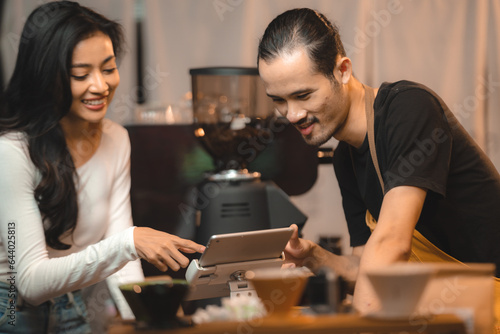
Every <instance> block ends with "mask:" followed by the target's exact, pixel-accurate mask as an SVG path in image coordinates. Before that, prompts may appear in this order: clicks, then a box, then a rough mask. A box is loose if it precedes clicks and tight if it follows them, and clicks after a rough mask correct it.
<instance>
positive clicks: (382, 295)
mask: <svg viewBox="0 0 500 334" xmlns="http://www.w3.org/2000/svg"><path fill="white" fill-rule="evenodd" d="M433 273H434V269H433V268H432V267H431V266H428V265H426V264H423V263H406V262H401V263H396V264H392V265H389V266H384V267H380V268H376V269H371V270H369V271H367V272H366V275H367V276H368V279H369V280H370V282H371V284H372V286H373V289H374V290H375V293H376V294H377V296H378V298H379V301H380V305H381V309H380V310H378V311H377V312H375V313H372V314H370V315H372V316H377V317H384V318H407V317H410V316H412V315H414V313H415V310H416V308H417V305H418V302H419V301H420V299H421V297H422V295H423V293H424V291H425V288H426V286H427V283H428V282H429V279H430V278H431V276H432V275H433Z"/></svg>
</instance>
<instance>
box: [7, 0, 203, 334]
mask: <svg viewBox="0 0 500 334" xmlns="http://www.w3.org/2000/svg"><path fill="white" fill-rule="evenodd" d="M121 45H122V31H121V27H120V26H119V25H118V24H117V23H115V22H113V21H110V20H108V19H106V18H105V17H103V16H101V15H99V14H97V13H95V12H93V11H91V10H90V9H88V8H85V7H82V6H80V5H79V4H77V3H74V2H68V1H62V2H50V3H47V4H44V5H42V6H40V7H38V8H37V9H35V10H34V11H33V13H32V14H31V15H30V16H29V17H28V19H27V21H26V24H25V26H24V29H23V33H22V36H21V40H20V45H19V52H18V57H17V62H16V67H15V70H14V73H13V76H12V78H11V81H10V82H9V85H8V86H7V89H6V92H5V94H4V96H3V101H2V104H1V108H0V157H1V158H0V189H1V192H0V237H1V238H0V242H1V244H2V245H1V246H0V280H1V281H2V282H0V316H1V317H0V332H2V333H11V332H16V333H32V332H33V333H43V332H44V331H49V332H55V333H57V332H71V333H90V329H89V326H88V323H87V322H88V320H87V319H86V318H87V317H86V311H85V306H84V304H83V303H82V300H81V295H80V292H79V289H81V288H83V287H86V286H89V285H91V284H94V283H96V282H99V281H102V280H104V279H106V278H107V277H108V276H110V275H112V274H114V275H113V276H112V277H114V278H115V280H118V283H121V282H124V281H130V280H138V279H139V280H140V279H142V278H143V275H142V271H141V268H140V262H139V260H138V259H139V258H143V259H145V260H147V261H149V262H150V263H152V264H154V265H155V266H156V267H157V268H159V269H160V270H162V271H165V270H167V269H168V268H171V269H173V270H178V269H179V268H180V267H185V266H187V264H188V259H187V258H186V257H185V256H184V255H183V254H182V253H181V252H180V251H183V252H188V253H194V252H202V251H203V250H204V247H203V246H201V245H198V244H196V243H194V242H192V241H189V240H184V239H181V238H179V237H176V236H173V235H170V234H167V233H164V232H160V231H155V230H152V229H149V228H144V227H133V226H132V221H131V210H130V200H129V188H130V174H129V155H130V142H129V139H128V136H127V132H126V130H125V129H124V128H123V127H121V126H119V125H118V124H115V123H113V122H111V121H110V120H108V119H104V116H105V114H106V111H107V108H108V106H109V104H110V103H111V100H112V98H113V94H114V92H115V90H116V87H117V86H118V84H119V81H120V77H119V74H118V69H117V65H116V62H117V57H119V56H120V52H121Z"/></svg>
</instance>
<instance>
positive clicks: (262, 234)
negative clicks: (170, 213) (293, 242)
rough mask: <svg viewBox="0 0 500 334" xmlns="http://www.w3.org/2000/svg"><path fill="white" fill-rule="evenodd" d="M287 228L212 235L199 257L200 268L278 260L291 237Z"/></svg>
mask: <svg viewBox="0 0 500 334" xmlns="http://www.w3.org/2000/svg"><path fill="white" fill-rule="evenodd" d="M292 233H293V229H291V228H289V227H285V228H274V229H267V230H258V231H249V232H238V233H227V234H218V235H213V236H212V237H211V238H210V240H209V241H208V244H207V247H206V249H205V251H204V252H203V254H202V255H201V257H200V260H199V263H200V265H201V266H202V267H209V266H214V265H216V264H224V263H234V262H244V261H255V260H263V259H272V258H278V257H280V256H281V252H283V250H284V249H285V246H286V244H287V242H288V240H289V239H290V237H291V236H292Z"/></svg>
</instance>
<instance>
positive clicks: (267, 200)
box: [190, 67, 307, 244]
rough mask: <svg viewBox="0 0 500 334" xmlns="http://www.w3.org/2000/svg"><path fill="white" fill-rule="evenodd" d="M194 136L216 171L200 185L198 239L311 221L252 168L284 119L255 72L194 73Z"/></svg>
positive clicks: (238, 69) (206, 70) (231, 69)
mask: <svg viewBox="0 0 500 334" xmlns="http://www.w3.org/2000/svg"><path fill="white" fill-rule="evenodd" d="M190 75H191V80H192V94H193V119H194V134H195V136H196V137H197V139H198V140H199V142H200V143H201V145H202V146H203V147H204V149H205V150H206V152H208V154H209V155H210V156H211V157H212V158H213V162H214V165H215V169H214V170H212V171H210V172H209V173H208V174H207V175H206V177H205V178H204V180H203V181H202V182H201V183H200V184H199V185H198V189H197V193H198V194H199V195H198V196H199V197H200V199H199V200H198V203H202V204H200V205H198V211H197V215H196V225H197V228H196V237H195V238H196V241H197V242H198V243H201V244H206V243H207V241H208V239H209V238H210V237H211V236H212V235H214V234H223V233H233V232H244V231H252V230H260V229H267V228H277V227H287V226H290V224H293V223H294V224H297V225H298V226H299V228H300V227H302V226H303V225H304V223H305V221H306V220H307V217H306V216H305V215H304V214H303V213H302V212H301V211H300V210H299V209H298V208H297V207H296V206H295V205H294V204H293V203H292V202H291V201H290V199H289V197H288V195H287V194H286V193H285V192H284V191H283V190H282V189H280V188H279V187H278V186H277V185H276V184H275V183H274V182H272V181H270V180H265V181H264V180H262V179H261V174H260V173H259V172H257V171H252V170H249V169H248V165H249V163H250V162H251V161H253V160H255V158H256V157H257V156H258V155H259V154H260V153H261V152H262V151H263V150H264V149H265V147H266V146H267V145H269V144H270V143H271V142H272V138H274V136H273V132H276V131H279V129H282V128H283V127H282V124H281V123H280V122H283V121H284V120H283V119H282V118H281V119H280V118H279V117H277V116H276V114H275V109H274V107H273V104H272V101H271V99H270V98H269V97H268V96H267V95H266V92H265V88H264V85H263V83H262V81H261V79H260V77H259V74H258V70H257V68H242V67H210V68H196V69H191V70H190Z"/></svg>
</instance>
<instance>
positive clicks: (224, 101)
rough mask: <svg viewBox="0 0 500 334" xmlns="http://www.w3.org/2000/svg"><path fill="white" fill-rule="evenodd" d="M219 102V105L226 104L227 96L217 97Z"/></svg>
mask: <svg viewBox="0 0 500 334" xmlns="http://www.w3.org/2000/svg"><path fill="white" fill-rule="evenodd" d="M219 102H220V103H226V102H227V96H225V95H221V96H220V97H219Z"/></svg>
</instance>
